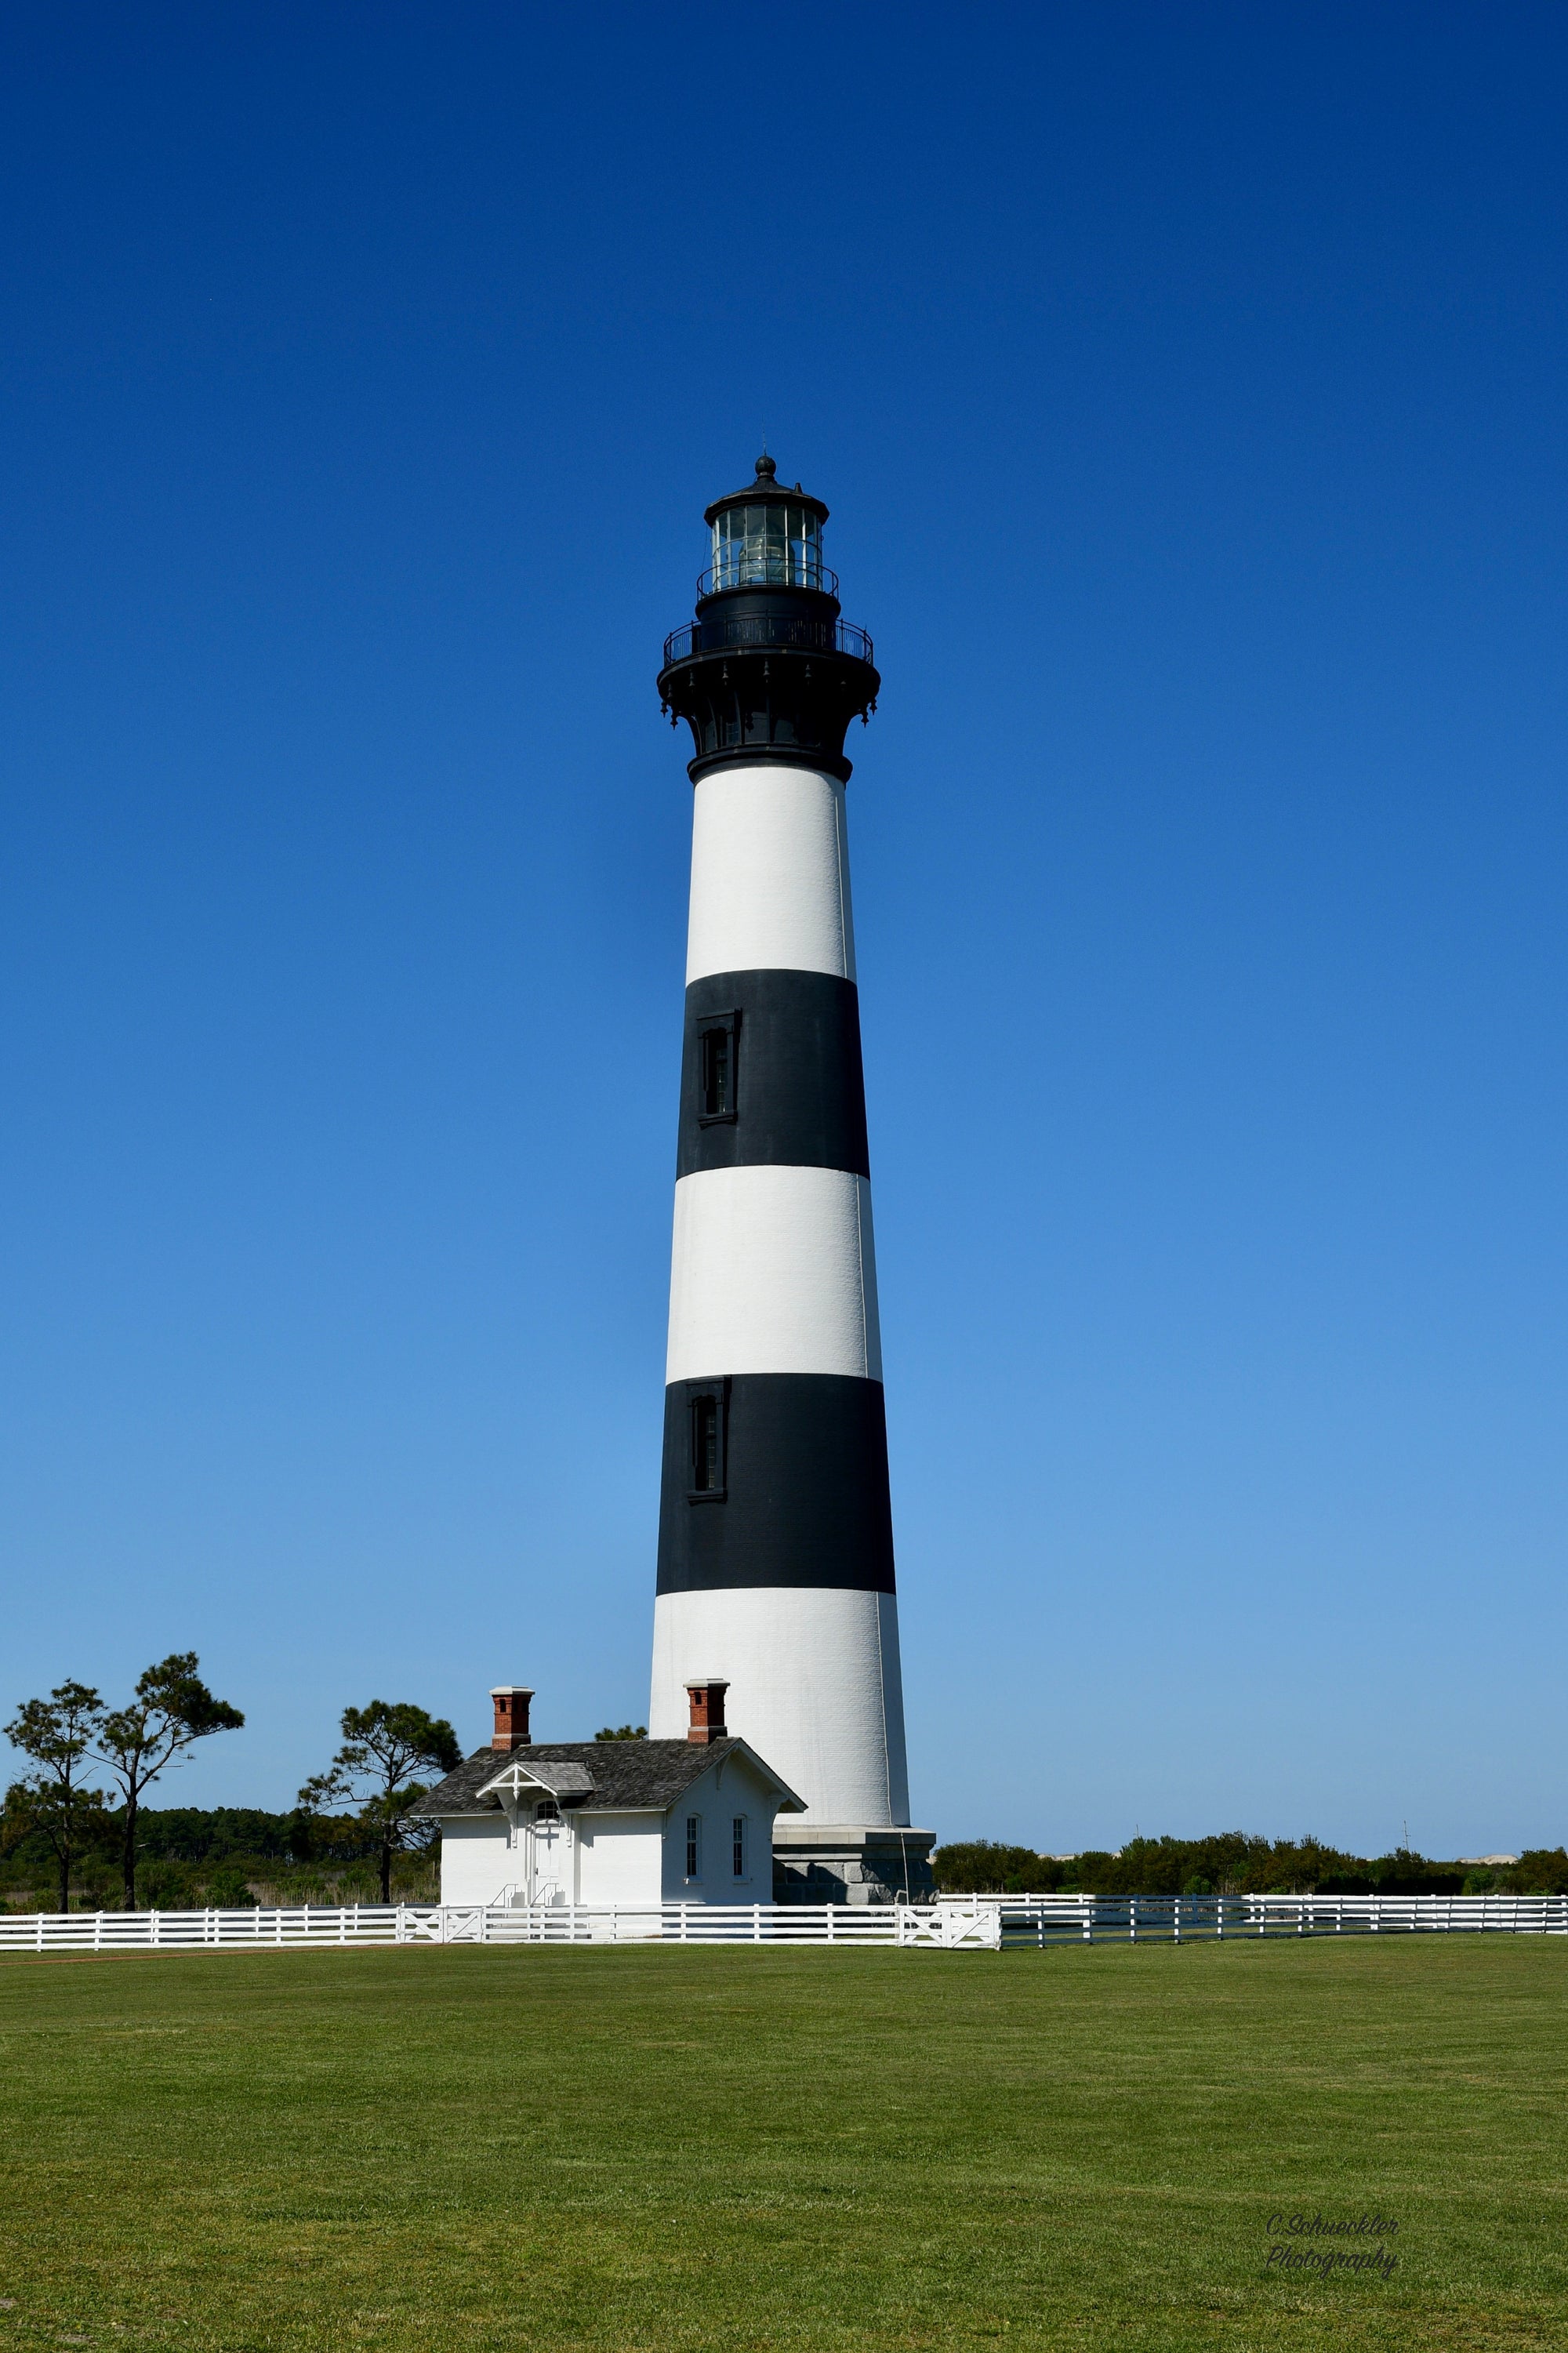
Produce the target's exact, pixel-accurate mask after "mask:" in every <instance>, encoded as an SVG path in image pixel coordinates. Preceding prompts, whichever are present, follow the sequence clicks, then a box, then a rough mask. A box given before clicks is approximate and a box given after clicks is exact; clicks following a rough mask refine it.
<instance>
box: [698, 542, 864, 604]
mask: <svg viewBox="0 0 1568 2353" xmlns="http://www.w3.org/2000/svg"><path fill="white" fill-rule="evenodd" d="M731 547H732V549H733V551H734V552H733V554H730V555H727V556H725V557H724V558H723V560H722V561H721V563H718V564H710V565H709V566H708V569H707V571H706V572H700V573H699V574H698V575H697V594H698V595H699V596H719V595H721V593H722V591H723V590H724V589H726V588H820V589H822V590H824V591H825V592H826V595H827V596H837V594H838V575H837V572H835V571H834V569H833V567H832V566H831V565H827V564H824V562H823V561H822V558H821V557H820V556H819V555H817V556H811V555H808V556H805V557H803V556H801V555H799V554H797V553H796V551H795V549H794V548H793V547H791V548H789V549H788V550H787V551H786V552H785V553H784V554H782V555H780V554H765V553H763V551H762V550H761V549H752V548H743V547H742V543H740V542H739V541H738V540H737V541H732V542H731Z"/></svg>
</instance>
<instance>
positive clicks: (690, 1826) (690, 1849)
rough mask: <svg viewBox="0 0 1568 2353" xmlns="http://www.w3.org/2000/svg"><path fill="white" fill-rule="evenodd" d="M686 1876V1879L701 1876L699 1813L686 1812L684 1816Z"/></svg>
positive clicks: (700, 1825) (700, 1820) (700, 1826)
mask: <svg viewBox="0 0 1568 2353" xmlns="http://www.w3.org/2000/svg"><path fill="white" fill-rule="evenodd" d="M686 1876H687V1877H688V1879H700V1878H701V1876H702V1817H701V1815H700V1814H688V1815H687V1817H686Z"/></svg>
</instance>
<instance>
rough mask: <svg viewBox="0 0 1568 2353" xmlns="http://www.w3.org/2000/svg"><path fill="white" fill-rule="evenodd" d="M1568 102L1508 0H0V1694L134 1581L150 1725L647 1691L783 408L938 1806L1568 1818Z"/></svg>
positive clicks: (637, 1709)
mask: <svg viewBox="0 0 1568 2353" xmlns="http://www.w3.org/2000/svg"><path fill="white" fill-rule="evenodd" d="M1565 100H1568V16H1565V14H1564V12H1563V9H1562V8H1561V7H1559V6H1555V5H1552V6H1540V7H1537V6H1530V5H1475V6H1463V7H1454V6H1444V5H1430V0H1423V5H1419V6H1416V5H1386V6H1379V7H1376V8H1372V9H1368V8H1365V7H1350V6H1344V7H1338V6H1314V7H1305V8H1303V7H1289V6H1282V7H1272V8H1268V9H1260V8H1258V7H1256V6H1251V5H1247V6H1236V7H1219V6H1204V5H1194V6H1186V7H1180V8H1177V7H1172V6H1167V5H1157V6H1156V5H1106V6H1102V7H1095V8H1083V7H1081V6H1073V7H1066V6H1058V5H1047V6H1039V5H1033V6H1030V7H1027V8H1016V9H1014V8H992V9H976V10H970V9H945V10H937V9H933V8H921V7H915V8H910V7H908V6H901V7H899V8H891V7H889V8H871V7H859V6H850V7H846V8H839V9H837V10H834V11H831V12H822V11H818V12H810V11H801V10H796V11H785V12H784V13H783V14H780V13H778V12H773V14H771V15H770V14H762V13H758V12H746V11H736V10H734V9H731V8H713V7H701V6H699V7H695V8H683V9H680V10H676V11H671V10H668V9H666V10H655V9H647V8H631V7H626V8H620V9H616V8H598V9H593V8H590V9H585V10H576V11H564V10H559V9H546V8H542V7H540V8H527V9H523V8H518V7H515V6H501V5H493V6H492V5H454V6H451V7H444V8H440V9H432V8H430V7H428V6H424V5H419V6H414V5H387V0H378V5H375V6H374V7H371V6H363V7H351V6H343V5H332V0H325V5H323V0H311V5H310V6H303V5H279V0H268V5H265V6H262V5H226V6H225V7H222V8H216V9H215V8H212V7H208V6H200V7H198V6H195V5H190V6H185V7H176V8H170V7H166V6H159V5H147V6H144V7H139V8H137V9H135V10H129V11H128V10H125V9H122V8H109V7H106V6H101V5H84V6H82V7H79V8H74V9H69V10H63V11H62V10H49V9H39V8H33V9H21V8H15V9H12V10H10V11H8V12H7V14H6V17H5V28H4V33H3V36H0V238H3V245H0V271H3V276H0V345H3V349H0V359H3V365H0V707H3V718H0V729H3V733H0V756H3V763H4V774H3V777H0V785H3V797H0V822H3V827H4V838H3V852H0V856H3V879H0V986H3V990H4V1004H5V1014H4V1020H3V1022H0V1092H3V1098H4V1104H5V1115H4V1119H3V1121H0V1235H3V1259H0V1548H3V1550H0V1567H3V1570H4V1577H5V1588H6V1598H5V1607H4V1611H3V1614H0V1699H3V1700H5V1702H7V1703H9V1702H10V1701H12V1700H14V1699H17V1698H20V1697H22V1696H24V1695H26V1694H31V1693H33V1692H35V1691H37V1690H40V1689H43V1688H46V1687H47V1685H49V1684H50V1683H54V1682H56V1681H58V1680H59V1679H60V1678H62V1677H64V1676H66V1675H68V1674H69V1675H76V1676H79V1677H81V1678H84V1679H86V1680H89V1681H92V1682H97V1683H100V1684H101V1685H102V1686H103V1687H104V1688H105V1690H106V1692H107V1693H109V1694H113V1695H116V1696H118V1695H122V1694H124V1692H125V1691H126V1688H127V1686H128V1684H129V1683H130V1681H131V1680H132V1678H133V1676H134V1675H135V1673H136V1672H138V1671H139V1669H140V1668H141V1667H142V1666H143V1665H144V1664H146V1663H147V1662H148V1661H149V1660H151V1659H153V1658H154V1657H158V1656H162V1655H163V1653H164V1652H166V1651H170V1650H172V1649H176V1648H178V1649H186V1648H194V1649H195V1650H197V1651H199V1652H200V1654H201V1658H202V1662H203V1666H204V1671H205V1672H207V1673H208V1675H209V1677H210V1679H211V1681H212V1683H213V1684H214V1686H215V1687H216V1689H217V1690H218V1691H219V1692H220V1693H221V1694H223V1695H224V1696H226V1697H227V1698H229V1699H232V1700H233V1701H235V1702H236V1703H237V1704H239V1705H240V1706H242V1707H243V1708H244V1709H245V1710H246V1712H247V1717H248V1724H247V1729H246V1730H245V1731H244V1732H243V1733H242V1734H238V1735H232V1736H224V1737H222V1738H218V1739H215V1740H213V1741H212V1742H211V1743H210V1744H208V1746H207V1748H206V1749H205V1751H204V1752H203V1753H202V1754H201V1756H200V1761H199V1762H198V1763H196V1764H195V1766H193V1767H191V1768H190V1769H188V1770H187V1771H186V1772H185V1773H184V1775H183V1776H181V1777H179V1778H176V1779H174V1780H172V1781H171V1782H169V1783H167V1784H165V1785H164V1786H165V1788H166V1790H167V1796H166V1797H165V1799H164V1800H163V1801H164V1802H174V1801H176V1800H177V1801H179V1802H183V1803H220V1802H228V1803H247V1802H248V1803H259V1804H265V1805H285V1804H288V1803H290V1802H291V1801H292V1799H293V1797H294V1792H295V1789H296V1788H297V1786H298V1784H299V1783H300V1781H301V1780H302V1779H303V1778H304V1777H305V1776H306V1775H307V1774H308V1773H310V1772H312V1771H315V1770H317V1769H319V1768H320V1767H321V1765H322V1764H323V1762H324V1761H325V1758H326V1757H327V1755H328V1754H329V1752H330V1751H331V1747H332V1746H333V1745H334V1741H335V1736H336V1719H337V1715H338V1712H339V1711H340V1710H341V1709H342V1706H343V1705H344V1704H345V1703H347V1702H355V1703H363V1701H366V1700H368V1699H369V1698H371V1697H372V1696H373V1695H379V1696H383V1697H386V1698H389V1699H405V1698H407V1699H414V1700H417V1701H419V1702H420V1703H422V1704H425V1705H426V1706H427V1707H429V1708H431V1709H433V1710H436V1711H438V1712H440V1713H442V1714H447V1715H451V1716H452V1717H453V1718H454V1719H455V1721H456V1723H457V1725H458V1729H459V1732H460V1733H461V1735H462V1736H463V1737H464V1739H465V1743H466V1744H474V1743H477V1742H478V1741H479V1739H481V1738H483V1737H485V1736H487V1734H488V1721H489V1719H488V1701H487V1699H486V1696H485V1694H486V1692H487V1690H488V1687H489V1684H490V1683H495V1682H503V1681H504V1682H510V1681H513V1680H517V1681H521V1682H526V1683H532V1684H535V1685H536V1686H537V1687H538V1691H539V1699H538V1702H537V1704H536V1709H535V1722H536V1724H537V1725H538V1726H539V1728H540V1729H541V1730H542V1732H543V1733H544V1735H545V1736H552V1737H558V1738H569V1737H583V1736H585V1735H587V1734H589V1733H591V1732H592V1731H593V1730H594V1729H595V1727H596V1726H597V1725H600V1724H603V1723H605V1722H606V1721H614V1722H620V1721H621V1720H623V1719H624V1718H626V1717H631V1718H633V1719H634V1720H638V1721H640V1720H641V1719H642V1717H643V1716H644V1715H645V1713H646V1707H647V1662H648V1648H649V1634H650V1625H651V1616H652V1588H653V1563H654V1537H655V1522H656V1510H657V1489H658V1449H659V1432H660V1409H661V1394H662V1381H663V1350H664V1319H665V1308H666V1287H667V1281H668V1241H669V1220H670V1203H671V1188H672V1184H673V1176H674V1123H675V1092H676V1078H677V1071H678V1064H679V1033H680V1012H681V988H682V977H683V953H684V927H685V914H686V908H685V893H686V861H687V856H688V840H689V802H690V791H689V786H688V783H687V780H686V775H685V766H684V762H685V756H686V750H685V745H684V739H679V740H678V739H677V738H676V737H674V736H672V735H671V734H670V733H669V732H668V727H667V726H665V725H663V724H662V723H661V722H660V719H659V712H658V697H657V694H656V692H655V690H654V679H655V675H656V673H657V670H658V659H659V649H660V645H661V642H662V639H663V637H664V635H665V632H666V631H667V630H668V629H670V628H673V627H675V626H676V624H678V623H679V622H680V621H682V620H683V619H686V618H688V617H689V613H690V605H691V584H692V581H693V578H694V575H696V573H697V571H698V569H699V566H700V565H701V564H702V562H703V561H704V560H705V550H704V545H703V532H702V524H701V510H702V507H703V505H704V504H705V503H706V501H708V500H709V499H710V498H712V497H714V496H716V495H718V494H719V493H721V492H722V491H727V490H730V489H732V488H735V487H737V486H738V485H739V484H740V483H741V481H742V480H744V479H746V478H748V477H749V474H750V471H751V466H752V459H754V457H755V456H756V454H757V450H758V448H759V447H760V445H761V440H762V437H763V433H764V432H765V434H766V437H767V445H768V447H769V448H770V449H771V450H773V452H774V453H775V454H776V456H777V459H778V462H779V467H780V471H781V473H782V474H784V476H785V477H786V478H787V479H788V480H795V478H796V477H799V478H800V479H801V480H804V481H805V483H806V485H807V486H808V487H809V488H810V489H811V490H813V491H816V492H817V493H819V494H820V495H821V496H822V497H824V498H825V499H826V501H828V503H829V505H830V507H831V508H832V510H833V519H832V521H831V522H830V523H829V525H828V531H827V553H828V555H829V558H830V560H831V561H832V562H833V563H834V564H835V565H836V566H837V569H838V571H839V573H840V574H841V575H842V578H843V582H844V598H845V609H846V612H847V615H848V617H850V618H852V619H854V620H857V621H860V622H863V623H864V624H865V625H866V626H867V627H868V628H870V629H871V630H872V631H873V633H874V635H875V638H876V644H877V657H878V661H879V666H880V668H881V670H882V673H883V679H884V687H883V694H882V706H881V710H880V712H879V715H878V716H877V717H876V718H875V719H874V720H873V721H872V723H871V726H870V728H869V730H868V732H866V733H864V734H862V733H861V732H860V731H859V730H858V729H857V730H856V732H855V740H854V741H853V743H852V744H851V745H850V750H851V752H852V754H853V755H854V756H855V759H856V762H857V765H856V772H855V777H854V781H853V783H852V785H851V786H850V794H849V807H850V824H851V839H852V844H853V854H854V861H855V892H856V907H857V918H858V934H859V948H860V977H861V999H862V1014H863V1021H864V1029H865V1038H866V1058H867V1084H868V1103H869V1113H870V1121H871V1151H872V1168H873V1176H874V1184H875V1194H876V1208H877V1222H878V1245H879V1261H880V1277H881V1293H882V1305H883V1317H884V1339H885V1348H886V1360H887V1369H888V1398H889V1425H890V1432H891V1445H892V1469H893V1503H894V1518H895V1525H896V1531H897V1536H898V1543H899V1557H900V1590H901V1607H902V1611H903V1623H904V1642H905V1662H906V1680H907V1686H908V1698H909V1716H910V1749H911V1760H912V1778H913V1786H914V1798H915V1820H916V1821H917V1822H921V1823H925V1824H929V1825H931V1826H933V1827H934V1828H935V1829H937V1830H938V1831H940V1832H941V1833H942V1835H943V1836H946V1837H958V1836H973V1835H981V1834H989V1835H992V1836H996V1837H1005V1838H1010V1839H1019V1840H1025V1841H1029V1842H1031V1843H1037V1844H1040V1845H1043V1846H1045V1847H1047V1848H1048V1849H1053V1850H1064V1851H1065V1850H1070V1849H1074V1848H1077V1847H1079V1846H1081V1845H1084V1844H1109V1845H1117V1844H1120V1843H1121V1840H1122V1839H1123V1838H1124V1837H1126V1836H1127V1835H1129V1834H1131V1832H1132V1831H1133V1830H1134V1828H1135V1827H1137V1828H1141V1829H1142V1831H1143V1832H1144V1833H1145V1834H1147V1833H1150V1832H1152V1831H1162V1830H1168V1831H1175V1832H1180V1833H1184V1834H1191V1833H1196V1832H1198V1831H1203V1830H1205V1829H1218V1828H1225V1827H1240V1828H1245V1829H1247V1830H1256V1831H1267V1832H1269V1833H1271V1834H1275V1835H1294V1834H1300V1833H1301V1832H1303V1831H1314V1832H1316V1833H1317V1834H1318V1835H1319V1836H1321V1837H1322V1838H1325V1839H1331V1840H1334V1841H1338V1842H1341V1843H1342V1844H1346V1845H1350V1846H1352V1847H1356V1848H1359V1849H1362V1850H1371V1851H1373V1852H1378V1851H1382V1850H1383V1849H1385V1848H1387V1847H1389V1846H1391V1845H1393V1844H1394V1843H1395V1842H1396V1841H1398V1840H1399V1839H1400V1837H1401V1835H1402V1833H1403V1828H1404V1825H1405V1823H1406V1822H1407V1823H1408V1825H1409V1835H1410V1838H1411V1840H1412V1841H1413V1842H1414V1843H1415V1844H1416V1845H1418V1846H1421V1847H1424V1848H1425V1849H1426V1852H1429V1853H1452V1852H1464V1853H1477V1852H1487V1851H1490V1850H1493V1849H1497V1848H1505V1849H1514V1848H1518V1847H1520V1846H1521V1845H1524V1844H1536V1843H1555V1842H1556V1841H1559V1840H1561V1839H1563V1837H1564V1836H1568V1787H1565V1783H1564V1746H1565V1741H1564V1711H1563V1704H1562V1683H1563V1641H1564V1631H1565V1627H1564V1607H1563V1555H1564V1506H1565V1503H1568V1494H1565V1485H1568V1479H1565V1461H1564V1447H1563V1406H1564V1386H1565V1383H1564V1356H1563V1324H1564V1306H1565V1303H1568V1301H1565V1292H1568V1283H1565V1266H1564V1248H1563V1154H1564V1143H1565V1140H1568V1103H1565V1093H1564V1065H1563V1010H1564V993H1565V990H1564V984H1565V980H1568V943H1565V937H1564V924H1563V895H1564V891H1563V875H1564V866H1563V851H1564V847H1565V844H1564V833H1565V830H1568V828H1565V820H1564V794H1563V779H1564V750H1565V747H1568V677H1565V661H1564V644H1565V633H1564V621H1565V617H1568V616H1565V612H1564V604H1565V596H1564V588H1565V579H1564V568H1565V567H1564V522H1565V500H1564V492H1565V489H1568V458H1565V453H1564V440H1563V399H1564V389H1565V386H1564V357H1565V344H1568V311H1565V301H1564V295H1565V265H1568V206H1565V197H1568V142H1564V138H1563V116H1564V104H1565ZM742 1728H743V1727H742ZM0 1753H3V1752H0Z"/></svg>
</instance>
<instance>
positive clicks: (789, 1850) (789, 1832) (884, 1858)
mask: <svg viewBox="0 0 1568 2353" xmlns="http://www.w3.org/2000/svg"><path fill="white" fill-rule="evenodd" d="M935 1844H936V1834H935V1832H934V1831H917V1830H903V1829H899V1828H893V1829H891V1830H889V1829H888V1828H886V1827H884V1826H876V1827H871V1828H868V1827H867V1826H866V1825H865V1824H864V1823H858V1822H817V1823H811V1822H805V1821H802V1820H800V1819H799V1818H798V1817H795V1818H794V1819H790V1818H787V1817H785V1816H784V1815H782V1814H781V1815H780V1816H779V1818H778V1820H776V1821H775V1822H774V1824H773V1902H774V1903H775V1904H893V1903H896V1902H898V1901H899V1900H900V1898H902V1897H905V1896H907V1897H908V1898H909V1899H910V1901H911V1902H912V1903H916V1904H921V1903H924V1902H926V1901H927V1900H928V1899H929V1898H930V1896H931V1894H932V1893H933V1892H934V1888H935V1882H934V1880H933V1879H932V1876H931V1849H932V1847H933V1846H934V1845H935Z"/></svg>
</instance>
